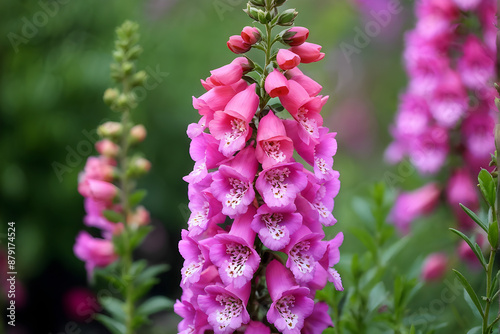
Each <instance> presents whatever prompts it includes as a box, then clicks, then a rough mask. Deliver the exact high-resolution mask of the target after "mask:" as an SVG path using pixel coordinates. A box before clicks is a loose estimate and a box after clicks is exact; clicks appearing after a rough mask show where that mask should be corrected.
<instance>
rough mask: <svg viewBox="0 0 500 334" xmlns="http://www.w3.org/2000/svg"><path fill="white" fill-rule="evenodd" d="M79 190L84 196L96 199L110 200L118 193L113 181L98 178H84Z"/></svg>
mask: <svg viewBox="0 0 500 334" xmlns="http://www.w3.org/2000/svg"><path fill="white" fill-rule="evenodd" d="M78 191H79V192H80V194H81V195H82V196H84V197H90V198H92V199H94V200H96V201H110V200H112V199H113V198H114V197H115V196H116V194H117V193H118V188H116V187H115V186H114V185H113V184H112V183H109V182H105V181H98V180H84V181H83V182H81V186H80V185H79V186H78Z"/></svg>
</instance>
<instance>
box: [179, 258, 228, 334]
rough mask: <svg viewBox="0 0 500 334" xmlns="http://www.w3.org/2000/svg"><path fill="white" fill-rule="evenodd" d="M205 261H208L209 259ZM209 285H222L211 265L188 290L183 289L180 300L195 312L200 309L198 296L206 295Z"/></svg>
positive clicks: (216, 271) (217, 273)
mask: <svg viewBox="0 0 500 334" xmlns="http://www.w3.org/2000/svg"><path fill="white" fill-rule="evenodd" d="M205 260H207V261H209V259H205ZM210 285H222V281H221V279H220V276H219V271H218V270H217V267H216V266H215V265H213V264H210V265H208V266H207V268H206V269H204V270H203V271H202V272H201V273H200V279H199V280H198V282H196V283H193V284H191V285H189V288H185V287H184V289H183V290H182V296H181V300H182V301H184V300H186V301H188V302H190V303H191V304H192V305H193V306H194V307H195V309H197V310H199V309H201V308H200V306H199V304H198V296H202V295H206V292H205V288H206V287H207V286H210ZM201 333H203V332H201Z"/></svg>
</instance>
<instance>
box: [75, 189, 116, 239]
mask: <svg viewBox="0 0 500 334" xmlns="http://www.w3.org/2000/svg"><path fill="white" fill-rule="evenodd" d="M83 206H84V208H85V213H86V215H85V217H84V218H83V222H84V223H85V225H87V226H92V227H97V228H100V229H102V230H105V231H110V232H111V231H113V230H114V226H115V225H116V224H115V223H112V222H110V221H109V220H107V219H106V218H105V217H104V216H103V214H102V212H103V211H104V210H109V209H111V208H112V205H111V203H110V202H106V201H96V200H95V199H93V198H91V197H86V198H85V199H84V201H83Z"/></svg>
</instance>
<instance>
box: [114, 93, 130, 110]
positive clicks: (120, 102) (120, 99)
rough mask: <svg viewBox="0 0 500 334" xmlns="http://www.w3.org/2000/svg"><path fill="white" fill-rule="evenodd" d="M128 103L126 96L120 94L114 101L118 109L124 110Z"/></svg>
mask: <svg viewBox="0 0 500 334" xmlns="http://www.w3.org/2000/svg"><path fill="white" fill-rule="evenodd" d="M128 103H129V101H128V97H127V95H125V94H123V93H122V94H120V96H118V98H117V100H116V105H117V106H118V107H119V108H125V107H127V105H128Z"/></svg>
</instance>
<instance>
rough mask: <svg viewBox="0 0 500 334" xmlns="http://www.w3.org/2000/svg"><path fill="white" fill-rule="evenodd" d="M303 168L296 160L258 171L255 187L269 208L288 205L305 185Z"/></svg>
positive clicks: (305, 178) (305, 179)
mask: <svg viewBox="0 0 500 334" xmlns="http://www.w3.org/2000/svg"><path fill="white" fill-rule="evenodd" d="M303 169H304V167H303V166H302V165H301V164H300V163H297V162H290V163H286V164H281V165H276V166H273V167H270V168H268V169H265V170H263V171H262V172H260V174H259V177H258V178H257V181H256V182H255V187H256V188H257V190H258V191H259V193H260V194H261V196H262V198H263V199H264V202H265V203H266V204H267V205H268V206H269V207H270V208H276V207H284V206H288V205H290V204H293V202H294V201H295V197H297V194H298V193H300V192H301V191H302V190H304V188H305V187H306V185H307V177H306V175H305V174H304V172H303Z"/></svg>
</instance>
